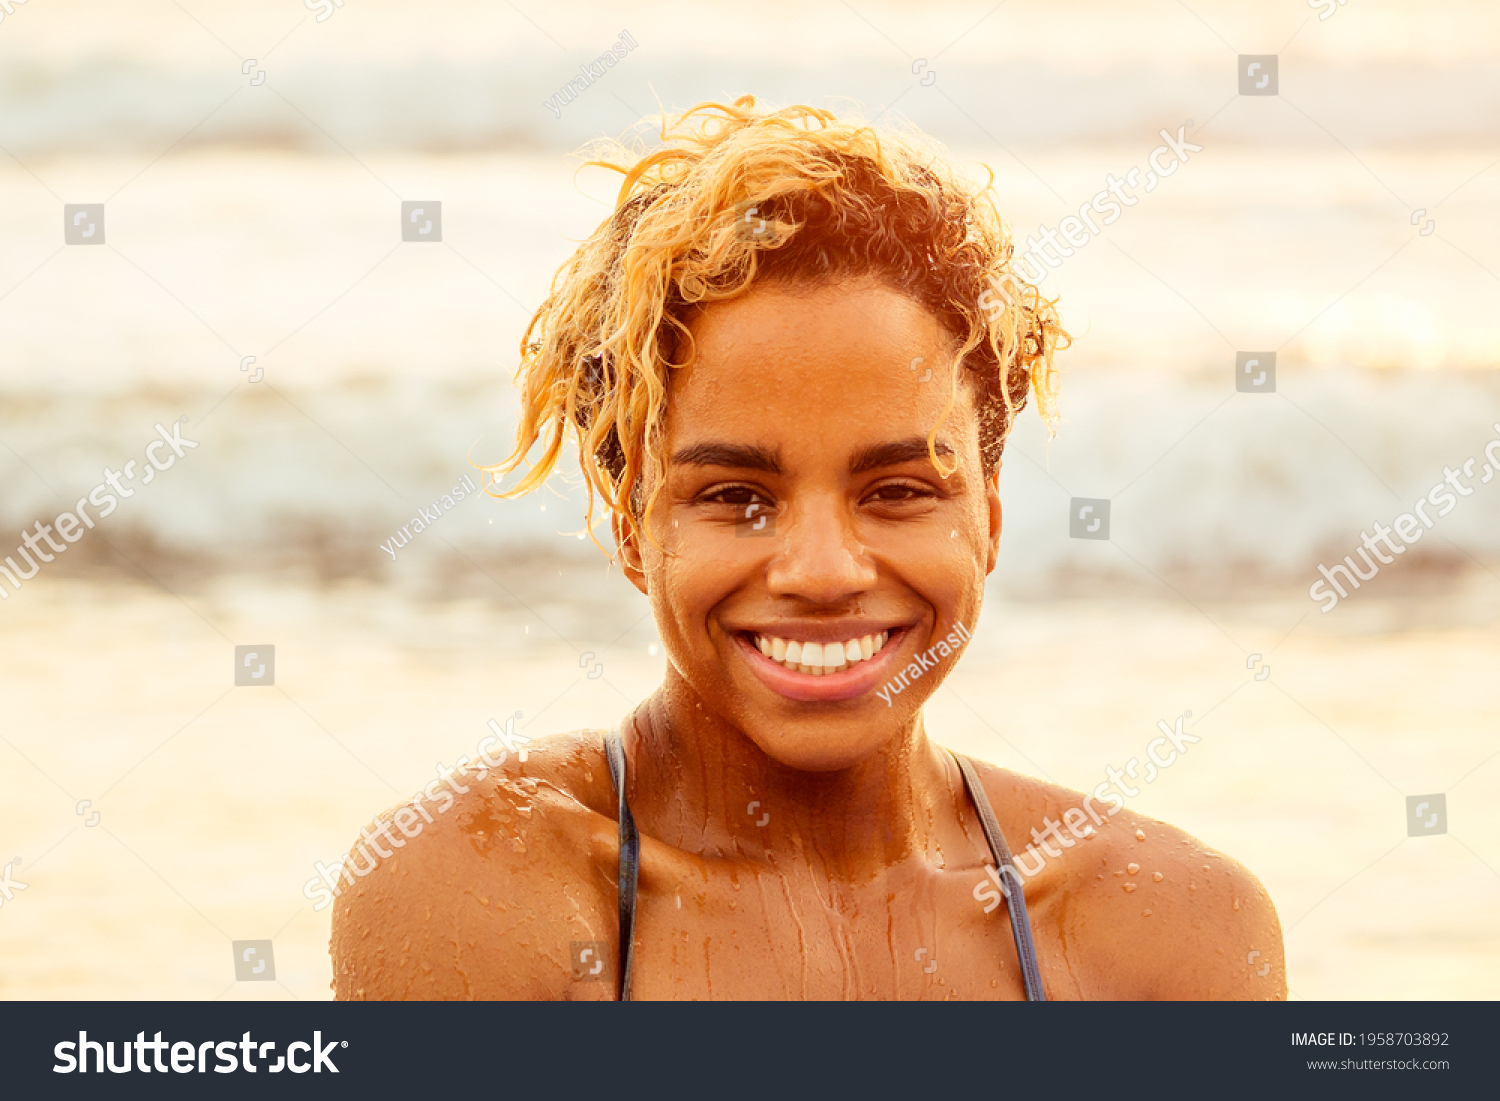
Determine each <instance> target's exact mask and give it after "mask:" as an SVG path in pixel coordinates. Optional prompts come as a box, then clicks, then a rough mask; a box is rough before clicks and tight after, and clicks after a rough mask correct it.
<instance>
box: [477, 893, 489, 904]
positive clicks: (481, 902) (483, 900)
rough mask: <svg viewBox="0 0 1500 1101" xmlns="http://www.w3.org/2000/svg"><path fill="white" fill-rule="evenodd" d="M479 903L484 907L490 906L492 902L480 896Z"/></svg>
mask: <svg viewBox="0 0 1500 1101" xmlns="http://www.w3.org/2000/svg"><path fill="white" fill-rule="evenodd" d="M479 902H480V905H482V906H488V905H489V904H490V900H489V899H487V898H485V897H484V896H483V895H480V896H479Z"/></svg>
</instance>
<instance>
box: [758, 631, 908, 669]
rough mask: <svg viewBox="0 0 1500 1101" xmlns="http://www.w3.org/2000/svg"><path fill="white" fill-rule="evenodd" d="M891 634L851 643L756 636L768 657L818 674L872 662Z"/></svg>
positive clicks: (862, 638)
mask: <svg viewBox="0 0 1500 1101" xmlns="http://www.w3.org/2000/svg"><path fill="white" fill-rule="evenodd" d="M890 637H891V633H890V632H889V631H881V632H880V633H879V634H874V635H864V636H863V637H861V638H851V639H849V640H848V641H847V642H801V641H798V640H796V639H792V640H790V641H788V640H787V639H784V638H775V637H767V636H765V635H755V636H754V638H755V645H756V648H757V649H759V650H760V652H761V653H762V654H764V655H766V657H768V658H770V659H771V660H772V661H774V662H776V663H777V664H778V665H781V666H784V667H785V668H787V669H794V670H796V671H797V672H799V673H805V674H807V675H809V676H814V677H820V676H823V675H825V674H828V673H840V672H843V671H844V670H845V669H848V668H849V667H851V666H854V665H858V664H859V663H860V662H862V661H869V660H870V659H871V658H873V657H874V656H875V655H876V654H878V653H880V651H881V649H882V648H883V647H884V646H885V644H886V643H887V642H888V641H890Z"/></svg>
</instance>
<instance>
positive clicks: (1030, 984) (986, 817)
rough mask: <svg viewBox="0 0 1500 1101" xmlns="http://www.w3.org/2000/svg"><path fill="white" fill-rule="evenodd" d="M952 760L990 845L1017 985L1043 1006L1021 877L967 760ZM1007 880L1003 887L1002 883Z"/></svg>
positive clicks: (1030, 1000) (972, 768) (1027, 997)
mask: <svg viewBox="0 0 1500 1101" xmlns="http://www.w3.org/2000/svg"><path fill="white" fill-rule="evenodd" d="M948 752H949V753H952V754H953V759H954V760H955V761H957V762H958V770H959V771H960V772H961V773H963V777H964V787H966V788H968V789H969V798H970V799H972V800H974V807H975V809H976V810H978V811H979V825H980V826H981V827H982V828H983V829H984V836H985V840H987V841H988V842H989V843H990V852H991V853H993V854H994V857H995V870H996V872H997V873H998V874H999V876H1000V879H1001V885H1000V886H1001V890H1003V891H1004V892H1005V902H1006V909H1007V910H1008V911H1009V912H1010V931H1011V933H1012V934H1013V935H1014V936H1015V938H1016V956H1017V957H1018V958H1019V959H1020V961H1021V981H1022V982H1023V983H1025V985H1026V1000H1027V1001H1028V1002H1045V1001H1046V1000H1047V994H1046V991H1044V990H1043V989H1042V969H1041V967H1040V966H1038V964H1037V959H1036V946H1035V945H1034V944H1032V942H1031V921H1030V920H1029V919H1028V918H1027V916H1026V895H1025V893H1024V892H1023V891H1022V890H1021V874H1020V873H1019V872H1017V871H1016V865H1015V862H1014V861H1013V860H1012V859H1011V856H1010V849H1009V848H1007V847H1006V844H1005V835H1004V834H1002V833H1001V832H1000V823H999V822H997V821H995V812H994V811H993V810H992V809H991V808H990V800H989V796H987V795H985V793H984V787H983V786H982V785H981V784H980V783H979V777H978V776H977V775H975V773H974V766H973V765H971V764H970V763H969V760H968V758H967V757H964V756H962V755H961V754H958V753H953V750H951V749H950V750H948ZM1007 877H1009V879H1010V884H1009V886H1007V885H1006V884H1005V882H1004V880H1005V879H1006V878H1007Z"/></svg>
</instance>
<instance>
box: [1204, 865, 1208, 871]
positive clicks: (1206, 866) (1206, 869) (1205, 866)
mask: <svg viewBox="0 0 1500 1101" xmlns="http://www.w3.org/2000/svg"><path fill="white" fill-rule="evenodd" d="M1203 870H1204V871H1205V872H1206V871H1208V865H1207V864H1205V865H1203Z"/></svg>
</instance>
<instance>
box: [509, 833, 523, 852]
mask: <svg viewBox="0 0 1500 1101" xmlns="http://www.w3.org/2000/svg"><path fill="white" fill-rule="evenodd" d="M510 847H511V848H512V849H514V850H515V851H516V852H518V853H523V852H525V851H526V842H524V841H522V840H521V839H520V838H519V837H512V838H511V839H510Z"/></svg>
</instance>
